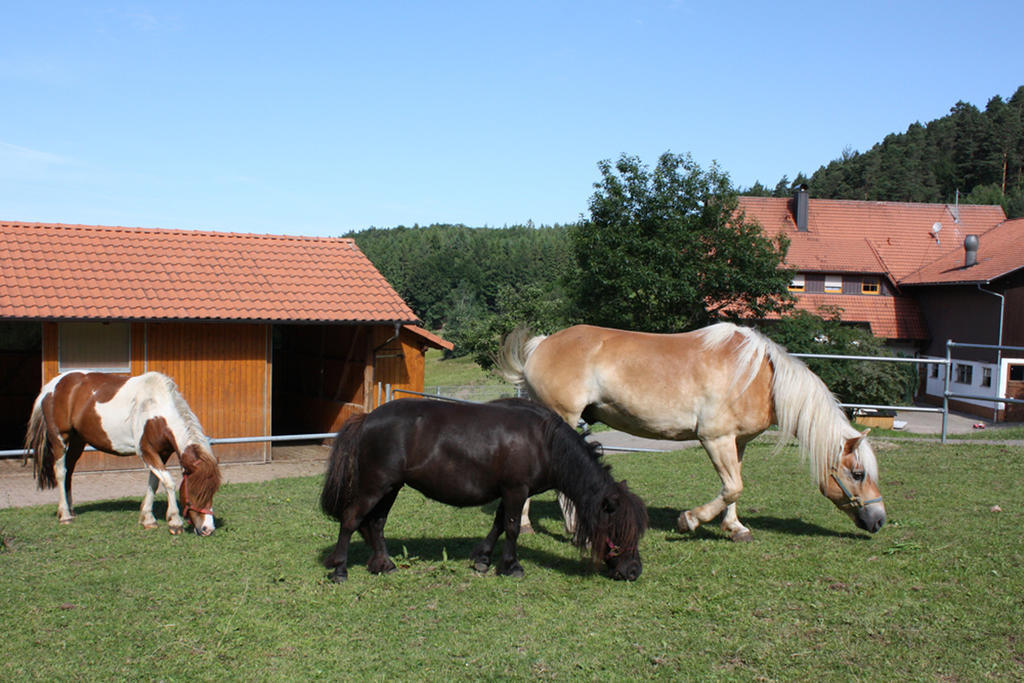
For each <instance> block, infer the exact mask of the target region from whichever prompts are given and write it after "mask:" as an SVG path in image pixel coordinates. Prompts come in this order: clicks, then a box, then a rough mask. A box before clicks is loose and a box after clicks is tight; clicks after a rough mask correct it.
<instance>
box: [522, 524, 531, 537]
mask: <svg viewBox="0 0 1024 683" xmlns="http://www.w3.org/2000/svg"><path fill="white" fill-rule="evenodd" d="M532 533H533V527H532V526H530V525H529V524H520V525H519V535H520V536H522V535H523V534H532Z"/></svg>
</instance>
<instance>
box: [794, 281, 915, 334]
mask: <svg viewBox="0 0 1024 683" xmlns="http://www.w3.org/2000/svg"><path fill="white" fill-rule="evenodd" d="M823 306H836V307H838V308H841V309H842V313H841V314H840V316H839V317H840V318H842V320H843V321H844V322H848V323H867V324H868V325H869V326H870V327H871V334H873V335H875V336H876V337H883V338H885V339H928V337H929V334H928V328H927V326H926V325H925V323H924V318H923V317H922V316H921V310H920V309H919V308H918V307H917V302H916V301H914V299H912V298H910V297H907V296H881V295H879V296H867V295H857V294H816V293H815V294H808V293H806V292H805V293H802V294H800V295H799V297H798V298H797V301H796V308H799V309H800V310H803V311H807V312H808V313H813V314H814V315H822V310H821V308H822V307H823Z"/></svg>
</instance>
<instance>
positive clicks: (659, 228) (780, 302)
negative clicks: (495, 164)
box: [568, 153, 792, 332]
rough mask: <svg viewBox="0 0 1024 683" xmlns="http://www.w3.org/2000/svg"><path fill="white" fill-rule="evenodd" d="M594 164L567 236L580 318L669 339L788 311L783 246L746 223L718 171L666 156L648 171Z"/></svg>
mask: <svg viewBox="0 0 1024 683" xmlns="http://www.w3.org/2000/svg"><path fill="white" fill-rule="evenodd" d="M598 167H599V169H600V171H601V176H602V177H601V181H600V182H599V183H595V186H594V187H595V188H596V192H595V193H594V195H593V196H592V197H591V200H590V218H589V219H588V220H583V221H581V222H580V223H578V224H576V225H574V226H572V227H571V228H570V231H569V234H570V240H571V244H572V249H573V252H574V254H575V256H576V260H577V263H578V266H579V267H578V269H577V270H576V271H574V272H573V273H571V276H570V279H569V283H568V294H569V297H570V299H571V300H572V302H573V304H574V314H575V317H576V318H577V319H578V320H580V321H583V322H590V323H595V324H598V325H607V326H611V327H620V328H627V329H634V330H647V331H651V332H672V331H683V330H688V329H693V328H696V327H700V326H703V325H706V324H708V323H711V322H714V321H715V320H718V319H722V318H728V317H738V316H742V315H750V316H752V317H755V318H763V317H765V315H766V314H767V313H769V312H771V311H778V310H782V309H784V308H786V307H787V305H788V301H789V294H788V291H787V286H788V284H789V282H790V279H791V277H792V272H791V271H789V270H786V269H784V268H783V267H782V259H783V257H784V255H785V249H786V247H787V241H786V239H785V237H781V236H780V237H778V238H774V239H770V238H768V237H766V236H764V234H763V233H762V232H761V229H760V227H759V226H758V225H757V224H756V223H752V222H749V221H747V220H746V219H745V217H744V216H743V215H742V214H741V213H740V212H739V211H738V210H737V195H736V192H735V191H734V190H733V189H732V187H731V185H730V183H729V176H728V174H726V173H724V172H723V171H721V170H720V169H719V168H718V166H717V165H712V166H711V168H710V169H708V170H703V169H702V168H701V167H700V166H699V165H698V164H696V163H695V162H694V161H693V159H692V158H691V157H690V155H688V154H687V155H676V154H670V153H665V154H663V155H662V156H661V158H660V159H659V160H658V164H657V166H656V167H655V168H654V169H653V170H651V169H649V168H648V167H647V166H645V165H644V164H643V163H641V161H640V160H639V159H638V158H636V157H633V156H626V155H623V156H622V157H620V158H619V160H618V161H617V162H615V163H614V164H612V163H611V162H610V161H603V162H601V163H600V164H598Z"/></svg>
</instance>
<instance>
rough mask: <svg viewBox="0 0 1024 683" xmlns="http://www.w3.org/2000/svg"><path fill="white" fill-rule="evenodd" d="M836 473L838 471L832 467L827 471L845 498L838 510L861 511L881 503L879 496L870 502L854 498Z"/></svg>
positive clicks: (858, 497)
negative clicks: (873, 504) (850, 509)
mask: <svg viewBox="0 0 1024 683" xmlns="http://www.w3.org/2000/svg"><path fill="white" fill-rule="evenodd" d="M837 471H838V469H837V468H835V467H833V468H832V469H831V470H829V476H831V477H832V479H834V480H835V482H836V484H838V485H839V489H840V490H841V491H842V492H843V495H844V496H846V502H845V503H843V504H842V505H840V506H839V508H840V509H843V508H853V509H854V510H861V509H863V508H866V507H867V506H868V505H871V504H872V503H881V502H882V497H881V496H879V497H878V498H872V499H871V500H861V498H860V496H855V495H853V494H852V493H850V489H848V488H846V485H845V484H843V480H842V479H840V478H839V476H838V475H837V474H836V472H837Z"/></svg>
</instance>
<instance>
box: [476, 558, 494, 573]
mask: <svg viewBox="0 0 1024 683" xmlns="http://www.w3.org/2000/svg"><path fill="white" fill-rule="evenodd" d="M490 568H491V563H490V562H488V561H487V560H473V571H476V572H478V573H480V574H486V573H487V572H488V570H489V569H490Z"/></svg>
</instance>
